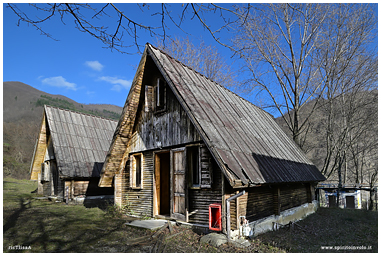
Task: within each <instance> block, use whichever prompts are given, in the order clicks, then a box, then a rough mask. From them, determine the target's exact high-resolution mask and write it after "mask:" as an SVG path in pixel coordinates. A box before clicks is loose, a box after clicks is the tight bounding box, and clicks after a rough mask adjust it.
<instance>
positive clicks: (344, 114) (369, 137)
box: [276, 90, 378, 185]
mask: <svg viewBox="0 0 381 256" xmlns="http://www.w3.org/2000/svg"><path fill="white" fill-rule="evenodd" d="M315 103H316V101H312V102H309V103H308V104H307V105H306V106H305V107H304V108H303V109H302V113H301V115H302V117H305V116H306V115H308V114H309V113H310V111H311V109H312V108H313V107H314V106H315ZM315 108H316V109H315V111H314V112H313V114H312V115H311V117H310V118H309V122H308V124H307V125H306V126H305V129H304V130H303V133H302V136H301V137H302V138H303V140H302V141H303V143H302V144H303V150H304V152H306V153H307V156H308V158H309V159H311V160H312V161H313V162H314V164H315V165H316V166H317V167H318V169H319V170H320V171H321V172H322V173H323V174H324V175H325V177H327V178H328V181H332V182H338V181H339V172H341V173H340V176H341V181H342V183H343V184H355V183H365V184H370V183H372V185H374V184H375V183H377V181H378V179H377V176H378V168H377V162H378V122H377V119H378V91H377V90H373V91H358V92H356V93H347V94H345V95H344V94H343V95H339V96H337V97H334V98H332V99H331V100H327V99H321V100H320V101H319V102H318V103H317V105H316V106H315ZM286 115H287V114H286ZM291 116H292V115H291ZM276 121H277V123H278V124H279V125H280V126H281V127H282V129H283V130H284V131H285V132H286V133H287V134H288V135H289V136H290V137H292V135H291V132H290V130H289V129H288V128H287V125H286V123H285V120H284V119H283V118H282V117H278V118H277V119H276Z"/></svg>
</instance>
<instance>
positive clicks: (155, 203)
mask: <svg viewBox="0 0 381 256" xmlns="http://www.w3.org/2000/svg"><path fill="white" fill-rule="evenodd" d="M170 152H171V151H170V150H168V149H165V150H157V151H154V152H153V154H154V157H153V158H154V164H153V165H154V171H153V177H152V178H153V182H152V183H153V184H152V186H153V188H152V190H153V202H152V203H153V207H152V211H153V212H152V213H153V214H152V215H153V217H155V216H158V215H159V208H160V203H159V201H160V199H159V200H158V198H160V193H159V194H158V193H157V183H160V173H161V169H160V165H158V158H159V156H158V155H160V154H163V153H169V154H170ZM169 173H170V170H169ZM169 213H170V209H169Z"/></svg>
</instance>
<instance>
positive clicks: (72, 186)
mask: <svg viewBox="0 0 381 256" xmlns="http://www.w3.org/2000/svg"><path fill="white" fill-rule="evenodd" d="M73 198H74V180H71V183H70V199H73Z"/></svg>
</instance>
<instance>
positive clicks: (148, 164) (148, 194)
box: [122, 151, 154, 217]
mask: <svg viewBox="0 0 381 256" xmlns="http://www.w3.org/2000/svg"><path fill="white" fill-rule="evenodd" d="M153 159H154V158H153V152H152V151H149V152H144V153H143V180H142V182H143V189H132V188H130V187H129V185H130V184H129V180H130V174H129V165H130V161H129V160H128V162H127V164H126V168H125V169H124V171H123V175H122V177H123V187H122V196H123V197H122V204H123V206H125V207H126V208H127V209H128V210H129V214H133V215H138V216H150V217H151V216H152V198H153V196H152V194H153V190H152V188H153V164H154V161H153Z"/></svg>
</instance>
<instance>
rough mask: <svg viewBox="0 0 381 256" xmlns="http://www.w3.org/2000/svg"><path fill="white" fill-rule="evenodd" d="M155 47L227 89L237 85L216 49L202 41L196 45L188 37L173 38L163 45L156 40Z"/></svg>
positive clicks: (230, 69)
mask: <svg viewBox="0 0 381 256" xmlns="http://www.w3.org/2000/svg"><path fill="white" fill-rule="evenodd" d="M157 47H158V48H160V49H162V50H163V51H165V52H167V53H168V54H169V55H170V56H172V57H174V58H175V59H177V60H179V61H181V62H182V63H184V64H185V65H187V66H189V67H191V68H193V69H194V70H196V71H197V72H200V73H201V74H203V75H204V76H206V77H208V78H209V79H211V80H213V81H215V82H217V83H219V84H221V85H223V86H225V87H227V88H233V86H236V85H237V82H236V79H235V78H236V75H235V73H234V72H233V70H232V67H231V66H230V65H228V64H227V63H226V61H225V59H224V58H223V57H222V56H221V54H220V53H219V52H218V50H217V48H216V47H214V46H211V45H207V44H206V43H205V42H204V41H203V40H200V44H198V45H197V44H194V43H192V42H191V41H190V39H189V37H186V38H183V39H182V38H179V37H174V38H173V39H171V40H169V42H167V43H166V44H165V45H164V44H163V42H162V41H160V40H158V42H157Z"/></svg>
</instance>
